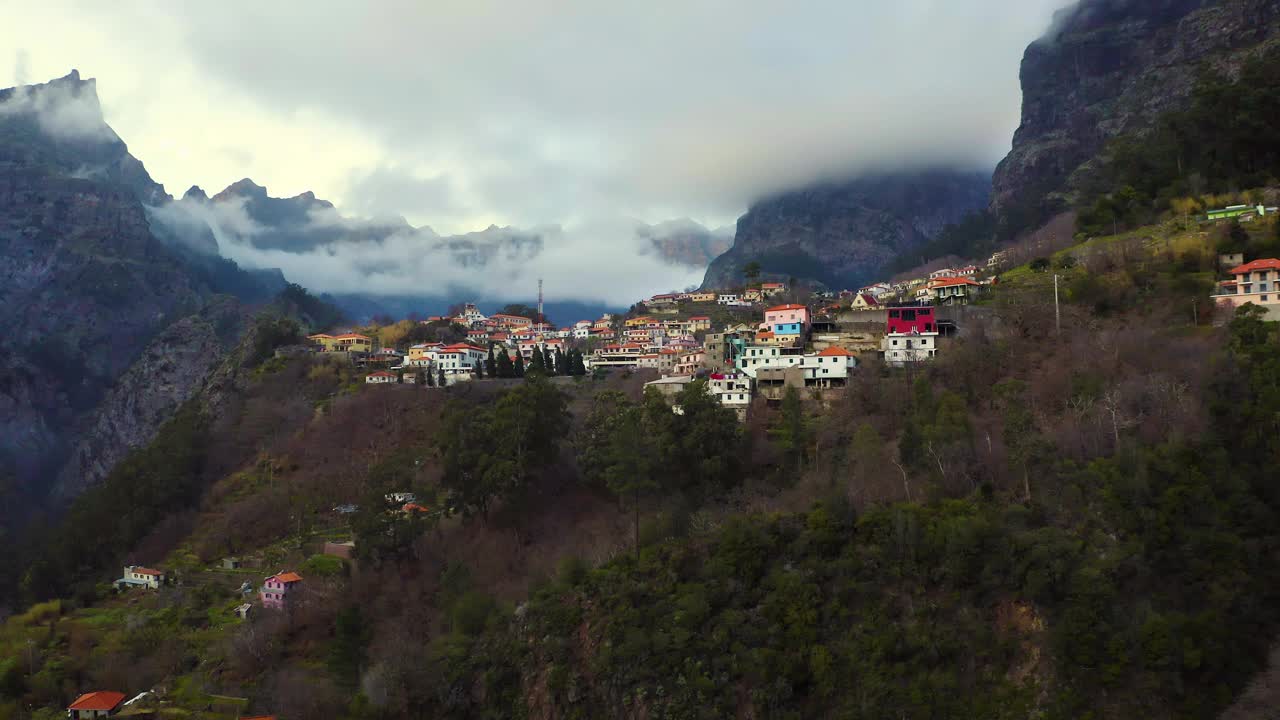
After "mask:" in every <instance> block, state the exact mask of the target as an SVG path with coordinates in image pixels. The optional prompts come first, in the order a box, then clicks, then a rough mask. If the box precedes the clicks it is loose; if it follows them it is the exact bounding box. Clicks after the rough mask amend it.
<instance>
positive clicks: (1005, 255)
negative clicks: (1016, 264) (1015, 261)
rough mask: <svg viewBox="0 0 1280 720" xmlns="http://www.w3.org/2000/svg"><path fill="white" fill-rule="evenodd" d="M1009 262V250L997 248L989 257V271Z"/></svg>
mask: <svg viewBox="0 0 1280 720" xmlns="http://www.w3.org/2000/svg"><path fill="white" fill-rule="evenodd" d="M1008 262H1009V251H1008V250H997V251H995V252H994V253H992V254H991V257H989V258H987V271H988V272H993V271H996V270H999V269H1000V268H1002V267H1004V266H1005V265H1006V264H1008Z"/></svg>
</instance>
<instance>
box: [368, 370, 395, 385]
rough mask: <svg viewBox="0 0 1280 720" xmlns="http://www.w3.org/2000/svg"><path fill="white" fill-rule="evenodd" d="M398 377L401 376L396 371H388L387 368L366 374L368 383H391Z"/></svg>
mask: <svg viewBox="0 0 1280 720" xmlns="http://www.w3.org/2000/svg"><path fill="white" fill-rule="evenodd" d="M397 379H399V378H398V376H397V375H396V374H395V373H393V372H387V371H386V370H378V371H376V372H371V373H369V374H368V375H365V376H364V382H365V384H366V385H391V384H394V383H395V382H396V380H397Z"/></svg>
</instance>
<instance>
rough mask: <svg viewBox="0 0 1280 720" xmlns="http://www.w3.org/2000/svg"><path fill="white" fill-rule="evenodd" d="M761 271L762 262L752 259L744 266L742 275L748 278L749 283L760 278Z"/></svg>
mask: <svg viewBox="0 0 1280 720" xmlns="http://www.w3.org/2000/svg"><path fill="white" fill-rule="evenodd" d="M760 272H761V267H760V263H758V262H756V261H755V260H752V261H751V262H748V263H747V264H746V265H744V266H742V277H743V278H744V279H746V281H747V284H748V285H750V284H752V283H754V282H755V281H757V280H759V279H760Z"/></svg>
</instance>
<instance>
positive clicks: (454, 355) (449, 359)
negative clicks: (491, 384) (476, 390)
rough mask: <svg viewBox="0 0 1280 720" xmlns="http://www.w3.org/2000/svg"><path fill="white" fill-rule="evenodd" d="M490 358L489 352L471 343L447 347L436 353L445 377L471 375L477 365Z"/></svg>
mask: <svg viewBox="0 0 1280 720" xmlns="http://www.w3.org/2000/svg"><path fill="white" fill-rule="evenodd" d="M488 358H489V351H488V350H486V349H485V348H482V347H478V346H476V345H471V344H469V343H456V344H454V345H446V346H445V347H443V348H441V349H440V350H439V351H438V352H437V353H436V362H437V363H438V365H439V367H440V369H442V370H444V374H445V375H470V374H471V373H473V372H475V369H476V365H477V364H479V363H481V362H484V361H485V360H487V359H488Z"/></svg>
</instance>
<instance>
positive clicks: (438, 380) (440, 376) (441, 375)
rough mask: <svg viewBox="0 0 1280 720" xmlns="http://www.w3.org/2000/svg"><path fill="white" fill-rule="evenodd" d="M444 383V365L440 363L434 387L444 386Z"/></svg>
mask: <svg viewBox="0 0 1280 720" xmlns="http://www.w3.org/2000/svg"><path fill="white" fill-rule="evenodd" d="M445 384H446V383H445V380H444V366H443V365H441V366H440V372H439V374H438V375H436V387H444V386H445Z"/></svg>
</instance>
